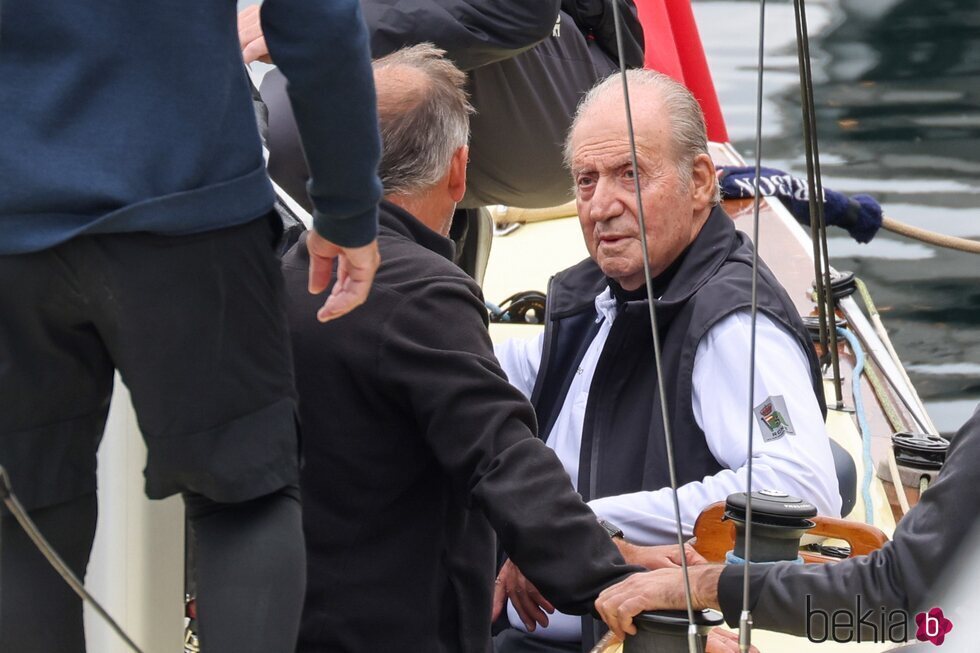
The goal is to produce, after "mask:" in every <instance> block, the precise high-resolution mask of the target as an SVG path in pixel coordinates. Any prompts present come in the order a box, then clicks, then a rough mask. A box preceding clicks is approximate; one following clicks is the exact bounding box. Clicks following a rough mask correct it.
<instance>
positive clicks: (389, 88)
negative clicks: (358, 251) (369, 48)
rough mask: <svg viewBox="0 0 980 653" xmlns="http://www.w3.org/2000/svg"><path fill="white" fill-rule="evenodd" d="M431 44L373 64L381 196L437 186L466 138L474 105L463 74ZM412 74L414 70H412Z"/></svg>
mask: <svg viewBox="0 0 980 653" xmlns="http://www.w3.org/2000/svg"><path fill="white" fill-rule="evenodd" d="M445 54H446V53H445V51H444V50H440V49H438V48H436V47H435V46H434V45H432V44H431V43H421V44H419V45H413V46H411V47H407V48H403V49H401V50H397V51H395V52H392V53H391V54H389V55H386V56H384V57H381V58H380V59H377V60H375V62H374V72H375V79H376V80H378V78H379V75H378V73H379V72H381V71H389V74H384V75H382V76H381V80H380V81H379V83H378V121H379V123H380V128H381V143H382V155H381V164H380V166H379V170H378V174H379V176H380V177H381V184H382V186H383V187H384V193H385V195H415V194H418V193H419V192H422V191H424V190H426V189H428V188H430V187H432V186H433V185H435V184H436V182H438V181H439V180H440V179H441V178H442V177H443V176H444V175H445V174H446V171H447V170H448V169H449V164H450V162H451V160H452V156H453V154H454V153H455V152H456V150H458V149H459V148H460V147H463V146H464V145H466V144H467V143H468V142H469V138H470V114H471V113H473V107H472V106H471V105H470V103H469V99H468V97H467V94H466V90H465V88H464V86H465V84H466V74H465V73H464V72H462V71H461V70H460V69H459V68H457V67H456V66H455V65H454V64H453V63H452V62H451V61H449V59H446V58H445V57H444V56H443V55H445ZM413 73H414V74H413Z"/></svg>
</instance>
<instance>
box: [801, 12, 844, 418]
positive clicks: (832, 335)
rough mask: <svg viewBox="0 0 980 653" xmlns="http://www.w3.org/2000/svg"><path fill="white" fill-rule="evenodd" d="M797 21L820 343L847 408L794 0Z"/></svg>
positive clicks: (806, 47) (806, 44) (809, 85)
mask: <svg viewBox="0 0 980 653" xmlns="http://www.w3.org/2000/svg"><path fill="white" fill-rule="evenodd" d="M793 9H794V14H795V18H796V21H795V22H796V41H797V48H796V51H797V56H798V59H799V67H800V104H801V106H802V109H803V149H804V153H805V154H806V173H807V192H808V194H809V205H810V236H811V238H812V239H813V261H814V281H813V283H814V287H815V288H816V291H817V309H818V314H819V316H820V318H819V319H820V344H821V346H822V347H823V349H824V352H825V353H828V352H829V354H830V362H831V367H832V369H833V375H834V399H835V400H836V406H835V408H836V409H837V410H840V409H842V408H843V407H844V400H843V390H842V383H841V374H840V356H839V354H838V351H837V328H836V322H837V311H836V301H835V300H834V293H833V288H832V286H831V282H830V256H829V254H828V253H827V221H826V218H825V216H824V202H823V182H822V179H821V174H820V149H819V148H818V146H817V118H816V110H815V108H814V99H813V71H812V68H811V61H810V37H809V33H808V30H807V26H806V5H805V0H793Z"/></svg>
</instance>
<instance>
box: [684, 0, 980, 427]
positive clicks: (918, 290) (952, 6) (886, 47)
mask: <svg viewBox="0 0 980 653" xmlns="http://www.w3.org/2000/svg"><path fill="white" fill-rule="evenodd" d="M695 11H696V14H697V18H698V23H699V25H700V26H701V28H702V35H703V38H704V41H705V44H706V49H707V51H708V58H709V62H710V64H711V67H712V71H713V73H714V75H715V79H716V83H717V86H718V90H719V94H720V96H721V103H722V107H723V109H724V111H725V117H726V120H727V121H728V127H729V131H730V133H731V136H732V139H733V142H734V143H735V145H736V147H737V148H738V149H739V150H740V151H741V152H742V153H743V154H744V155H745V156H746V157H749V156H752V155H754V152H753V149H754V148H753V144H754V134H753V128H754V113H755V99H754V94H755V80H754V74H755V67H756V61H755V59H756V48H757V44H756V42H755V39H756V34H757V20H758V8H757V3H756V2H755V1H754V0H745V1H727V2H697V3H696V4H695ZM808 22H809V26H810V31H811V39H812V41H811V52H812V54H813V56H814V64H813V67H814V77H815V80H814V82H815V86H814V96H815V99H816V103H817V116H818V130H819V144H820V152H821V161H822V164H823V173H824V181H825V184H826V185H827V186H829V187H831V188H836V189H839V190H841V191H843V192H848V193H856V192H867V193H870V194H872V195H875V196H876V197H877V198H878V199H879V200H880V201H881V202H882V204H883V205H884V206H885V209H886V213H887V214H888V215H891V216H892V217H894V218H897V219H899V220H902V221H905V222H909V223H912V224H915V225H918V226H922V227H925V228H928V229H934V230H937V231H940V232H943V233H949V234H953V235H958V236H964V237H974V238H976V237H980V181H978V178H980V3H978V2H977V1H976V0H935V1H933V2H921V0H877V1H870V0H829V1H826V2H822V3H820V4H815V3H813V2H810V3H808ZM793 25H794V22H793V14H792V6H791V5H790V4H788V3H779V4H772V3H768V12H767V33H768V36H767V48H766V52H767V58H766V72H767V76H766V82H765V83H766V103H765V107H764V119H765V127H764V130H763V134H764V143H763V154H764V157H765V159H766V161H767V162H768V165H772V166H774V167H782V168H785V169H788V170H790V171H792V172H794V173H798V174H802V173H803V172H804V160H803V150H802V134H801V121H800V118H799V116H800V102H799V85H798V80H797V77H796V50H795V34H794V27H793ZM735 35H743V36H742V37H741V38H740V39H737V38H736V37H735ZM830 251H831V255H832V257H833V259H834V265H835V266H836V267H838V268H843V269H852V270H854V271H855V272H857V274H858V275H859V276H860V277H862V278H863V279H864V280H865V281H866V282H867V283H868V285H869V287H870V288H871V290H872V293H873V294H874V296H875V299H876V301H877V302H878V303H879V307H880V308H882V309H883V310H882V313H883V317H884V319H885V321H886V324H887V326H888V327H889V330H890V332H891V333H892V337H893V339H894V341H895V346H896V348H897V349H898V351H899V354H900V355H901V356H902V358H903V360H904V361H905V362H906V364H907V365H909V367H910V370H909V371H910V374H911V376H912V379H913V381H914V382H915V383H916V386H917V388H918V389H919V391H920V393H921V394H922V396H923V398H924V399H926V401H927V403H928V404H929V408H930V411H931V412H934V413H936V415H935V416H934V419H935V421H936V422H937V425H940V428H941V429H942V430H944V431H949V430H953V429H954V428H955V427H956V426H957V425H958V424H959V423H961V422H962V421H965V420H966V418H967V417H968V416H969V414H970V413H971V412H972V406H973V405H975V404H976V401H977V400H978V399H980V378H978V377H980V373H978V369H980V329H978V327H980V257H977V256H976V255H970V254H963V253H958V252H949V251H947V250H940V249H937V248H934V247H932V246H929V245H923V244H919V243H915V242H913V241H909V240H906V239H903V238H900V237H897V236H891V235H890V234H881V235H879V236H878V237H877V238H876V240H875V241H873V242H872V243H870V244H868V245H858V244H856V243H853V242H849V241H846V240H845V239H843V238H834V239H833V240H832V241H831V243H830Z"/></svg>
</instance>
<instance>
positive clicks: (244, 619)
mask: <svg viewBox="0 0 980 653" xmlns="http://www.w3.org/2000/svg"><path fill="white" fill-rule="evenodd" d="M184 501H185V504H186V505H187V517H188V520H189V521H190V524H191V528H192V529H193V533H194V541H195V545H196V549H195V556H196V562H195V564H196V577H197V613H198V628H199V633H198V634H199V636H200V641H201V650H202V651H203V652H204V653H215V652H218V653H220V652H223V651H235V652H236V653H293V651H294V650H295V647H296V637H297V634H298V631H299V620H300V613H301V611H302V608H303V595H304V590H305V586H306V552H305V549H304V545H303V532H302V519H301V514H300V501H299V490H298V488H295V487H290V488H284V489H282V490H280V491H279V492H275V493H273V494H269V495H267V496H264V497H259V498H258V499H253V500H251V501H245V502H242V503H235V504H221V503H215V502H213V501H211V500H210V499H207V498H205V497H203V496H201V495H185V496H184Z"/></svg>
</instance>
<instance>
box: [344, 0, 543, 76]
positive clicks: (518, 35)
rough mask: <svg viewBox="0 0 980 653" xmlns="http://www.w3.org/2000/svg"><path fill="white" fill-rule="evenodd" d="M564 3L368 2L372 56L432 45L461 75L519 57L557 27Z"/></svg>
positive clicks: (513, 0)
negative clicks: (409, 47)
mask: <svg viewBox="0 0 980 653" xmlns="http://www.w3.org/2000/svg"><path fill="white" fill-rule="evenodd" d="M560 4H561V2H560V0H364V2H363V3H362V6H363V8H364V18H365V20H366V21H367V24H368V31H369V32H370V35H371V53H372V54H373V55H374V56H375V57H379V56H382V55H385V54H388V53H390V52H394V51H395V50H397V49H399V48H402V47H404V46H406V45H413V44H416V43H424V42H427V41H428V42H430V43H433V44H435V45H436V46H437V47H440V48H442V49H443V50H445V51H446V52H447V54H448V56H449V58H450V59H452V60H453V61H454V62H455V63H456V65H457V66H459V67H460V68H462V69H463V70H471V69H473V68H477V67H479V66H485V65H487V64H489V63H493V62H495V61H500V60H502V59H507V58H510V57H513V56H515V55H517V54H520V53H521V52H523V51H524V50H527V49H528V48H531V47H533V46H534V45H535V44H536V43H538V42H539V41H541V40H543V39H544V38H545V37H547V36H548V35H549V34H551V31H552V30H553V29H554V27H555V21H556V20H557V19H558V6H559V5H560Z"/></svg>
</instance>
